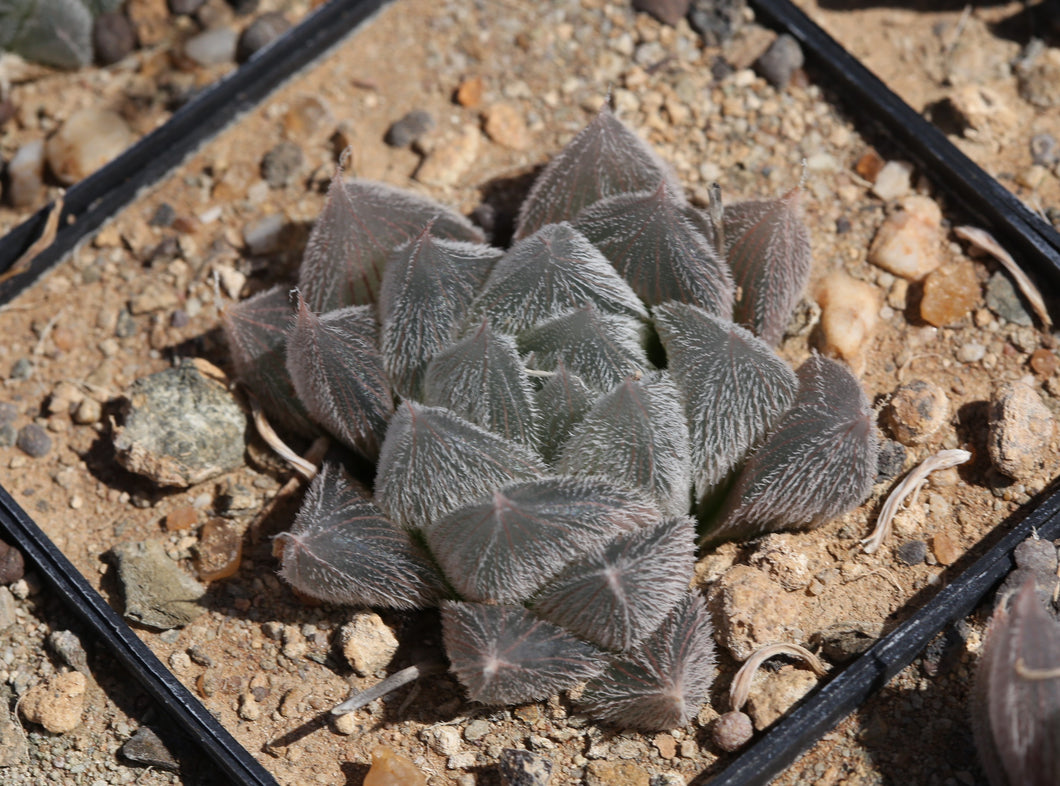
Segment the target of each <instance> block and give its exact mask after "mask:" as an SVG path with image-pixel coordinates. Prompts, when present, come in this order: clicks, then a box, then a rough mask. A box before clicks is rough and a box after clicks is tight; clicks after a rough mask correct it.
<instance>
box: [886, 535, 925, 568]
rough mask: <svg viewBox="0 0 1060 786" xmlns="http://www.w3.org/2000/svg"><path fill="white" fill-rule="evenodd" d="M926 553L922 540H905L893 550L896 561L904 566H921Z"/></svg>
mask: <svg viewBox="0 0 1060 786" xmlns="http://www.w3.org/2000/svg"><path fill="white" fill-rule="evenodd" d="M927 551H928V548H927V543H925V542H924V541H922V540H907V541H906V542H905V543H903V544H901V545H900V546H899V547H898V548H896V549H895V550H894V552H895V556H896V557H897V558H898V561H899V562H901V563H903V564H905V565H920V564H922V563H923V562H924V557H926V556H927Z"/></svg>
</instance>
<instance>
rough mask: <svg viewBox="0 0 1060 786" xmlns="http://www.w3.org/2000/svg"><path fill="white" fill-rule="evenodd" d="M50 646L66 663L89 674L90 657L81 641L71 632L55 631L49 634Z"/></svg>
mask: <svg viewBox="0 0 1060 786" xmlns="http://www.w3.org/2000/svg"><path fill="white" fill-rule="evenodd" d="M48 646H49V647H51V648H52V651H53V652H54V653H55V654H56V655H58V656H59V657H60V658H61V659H62V660H63V662H64V663H66V664H67V665H68V666H70V667H71V668H73V669H77V670H78V671H79V672H81V673H82V674H85V675H87V674H88V655H87V654H86V653H85V648H84V646H82V644H81V639H79V638H77V636H76V635H75V634H74V633H73V632H72V631H69V630H53V631H52V632H51V633H49V634H48Z"/></svg>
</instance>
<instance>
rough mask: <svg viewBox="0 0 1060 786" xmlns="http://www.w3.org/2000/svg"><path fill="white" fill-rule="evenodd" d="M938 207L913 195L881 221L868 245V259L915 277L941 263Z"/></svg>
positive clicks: (890, 270)
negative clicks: (899, 208)
mask: <svg viewBox="0 0 1060 786" xmlns="http://www.w3.org/2000/svg"><path fill="white" fill-rule="evenodd" d="M941 227H942V211H941V210H940V209H939V206H938V205H937V204H936V203H935V201H934V200H932V199H929V198H928V197H924V196H919V195H913V196H909V197H906V198H905V199H903V200H902V202H901V210H899V211H898V212H896V213H894V214H892V215H891V216H889V217H888V218H887V220H886V221H884V222H883V225H882V226H881V227H880V229H879V231H878V232H877V233H876V237H875V238H874V239H873V241H872V247H871V248H870V249H869V261H870V262H872V263H873V264H874V265H877V266H878V267H882V268H883V269H884V270H886V271H888V272H890V273H894V274H895V275H896V276H901V277H902V278H907V279H910V280H913V281H918V280H920V279H922V278H923V277H924V276H926V275H927V274H928V273H930V272H931V271H932V270H934V269H935V268H937V267H938V266H939V265H940V264H942V257H941V256H940V255H939V238H940V232H941Z"/></svg>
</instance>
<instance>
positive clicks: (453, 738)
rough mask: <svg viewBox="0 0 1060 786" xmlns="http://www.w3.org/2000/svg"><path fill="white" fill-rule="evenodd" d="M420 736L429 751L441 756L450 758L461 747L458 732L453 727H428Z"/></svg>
mask: <svg viewBox="0 0 1060 786" xmlns="http://www.w3.org/2000/svg"><path fill="white" fill-rule="evenodd" d="M420 736H421V737H422V738H423V740H424V742H426V743H427V745H428V746H429V747H430V749H431V750H433V751H434V752H435V753H438V754H441V755H442V756H452V755H453V754H454V753H457V752H459V751H460V749H461V748H462V747H463V743H462V742H461V741H460V730H459V729H457V728H456V727H455V726H430V727H428V728H426V729H424V730H423V731H422V732H420Z"/></svg>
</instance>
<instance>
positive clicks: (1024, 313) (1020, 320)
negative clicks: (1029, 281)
mask: <svg viewBox="0 0 1060 786" xmlns="http://www.w3.org/2000/svg"><path fill="white" fill-rule="evenodd" d="M986 307H987V308H989V309H990V310H991V311H993V312H994V313H995V314H997V315H998V316H999V317H1001V318H1002V319H1003V320H1005V321H1006V322H1011V323H1013V324H1015V325H1033V324H1034V319H1033V318H1032V317H1031V314H1030V312H1029V311H1028V310H1027V308H1026V307H1025V306H1024V304H1023V300H1022V299H1021V298H1020V296H1019V293H1018V292H1017V291H1016V287H1015V285H1013V283H1012V281H1011V279H1009V277H1008V276H1006V275H1005V274H1004V273H1002V272H1001V271H1000V270H999V271H998V272H997V273H994V275H992V276H990V280H989V281H987V282H986Z"/></svg>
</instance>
